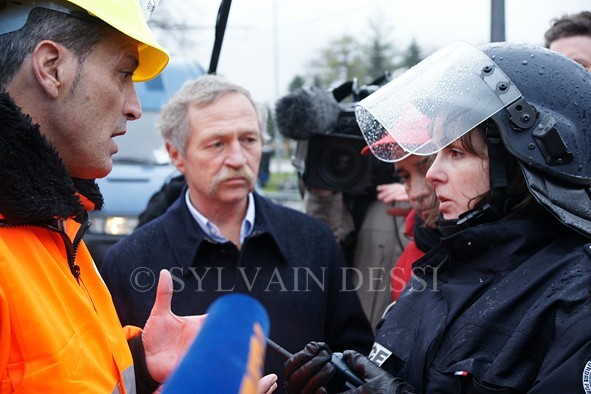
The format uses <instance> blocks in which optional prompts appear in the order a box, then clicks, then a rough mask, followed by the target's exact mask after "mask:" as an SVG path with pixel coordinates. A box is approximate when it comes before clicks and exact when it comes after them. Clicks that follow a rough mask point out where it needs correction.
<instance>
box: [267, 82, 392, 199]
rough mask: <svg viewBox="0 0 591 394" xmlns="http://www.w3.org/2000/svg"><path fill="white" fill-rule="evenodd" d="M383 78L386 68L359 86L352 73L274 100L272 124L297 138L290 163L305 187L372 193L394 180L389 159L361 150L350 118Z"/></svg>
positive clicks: (360, 139) (358, 133)
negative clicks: (331, 85) (334, 83)
mask: <svg viewBox="0 0 591 394" xmlns="http://www.w3.org/2000/svg"><path fill="white" fill-rule="evenodd" d="M388 81H389V75H388V74H387V73H386V74H384V75H383V76H381V77H380V78H378V79H376V80H374V81H373V82H372V83H371V84H369V85H364V86H362V87H361V88H359V87H358V85H357V80H356V79H354V80H353V81H349V82H345V83H344V84H342V85H340V86H339V87H337V88H335V89H333V90H332V91H325V90H321V89H318V88H314V87H311V88H301V89H299V90H297V91H295V92H293V93H291V94H289V95H287V96H285V97H283V98H281V99H279V100H277V103H276V105H275V114H276V120H277V127H278V129H279V132H280V133H281V134H282V135H283V136H285V137H287V138H290V139H294V140H297V141H298V143H297V146H296V151H295V155H294V156H293V157H292V164H293V165H294V167H295V168H296V170H297V172H298V175H299V176H300V178H301V179H302V181H303V182H304V184H305V185H306V186H307V187H310V188H319V189H328V190H333V191H340V192H344V193H347V194H352V195H356V194H374V193H375V186H377V185H380V184H384V183H392V182H395V181H396V180H397V178H396V176H395V172H394V165H393V164H392V163H385V162H382V161H380V160H378V159H377V158H376V157H375V156H373V155H368V156H364V155H362V154H361V150H362V149H363V148H364V147H365V146H367V143H366V141H365V139H364V138H363V135H362V134H361V130H360V129H359V126H358V124H357V121H356V119H355V104H356V103H357V102H358V101H359V100H362V99H363V98H365V97H367V96H368V95H370V94H371V93H373V92H374V91H376V90H377V89H378V88H379V87H380V86H382V85H383V84H385V83H387V82H388ZM349 96H350V97H351V101H350V102H347V103H342V101H343V100H344V99H346V98H347V97H349Z"/></svg>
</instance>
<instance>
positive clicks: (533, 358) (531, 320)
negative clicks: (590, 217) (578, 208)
mask: <svg viewBox="0 0 591 394" xmlns="http://www.w3.org/2000/svg"><path fill="white" fill-rule="evenodd" d="M587 242H589V240H588V239H586V238H584V237H583V236H581V235H579V234H576V233H574V232H572V231H570V230H568V229H566V227H564V226H563V225H561V224H559V223H557V222H556V221H554V220H552V219H550V218H548V217H547V216H546V214H545V213H543V212H541V211H540V210H533V211H527V212H524V213H523V214H521V215H514V216H513V217H507V218H505V219H504V220H501V221H498V222H496V223H493V224H484V225H479V226H476V227H473V228H470V229H467V230H463V231H460V232H458V233H456V234H454V235H451V236H449V237H446V238H443V241H442V242H441V243H439V244H438V245H437V246H436V247H435V248H434V249H432V250H431V251H430V252H429V253H428V254H427V255H426V256H424V257H423V258H422V259H421V260H419V261H418V262H417V263H416V264H415V266H414V274H415V276H414V277H413V278H412V279H411V281H410V282H409V285H408V286H407V288H406V289H405V291H404V292H403V293H402V294H401V295H400V297H399V299H398V302H397V303H396V304H395V305H394V307H393V308H392V309H391V310H390V311H389V313H388V314H387V316H386V318H385V320H384V321H383V322H382V325H381V327H380V328H379V329H378V332H377V334H376V342H377V343H378V344H379V345H381V346H383V348H381V347H380V346H375V347H374V351H373V352H372V355H371V357H370V358H372V359H374V360H377V361H379V362H384V360H386V361H385V362H384V363H383V365H382V367H383V368H384V369H386V370H388V371H389V372H390V373H392V374H393V375H395V376H398V377H400V378H403V379H405V380H407V381H408V382H409V383H410V384H412V385H413V386H415V387H416V388H417V390H418V392H420V393H421V392H425V393H524V392H528V393H533V392H535V393H562V392H564V393H571V394H574V393H590V392H591V386H588V390H590V391H585V390H584V388H583V385H584V383H583V382H584V381H585V379H586V381H587V385H589V378H590V372H591V301H590V298H589V294H590V291H591V249H590V248H591V245H589V244H586V243H587ZM388 352H392V354H391V355H390V356H389V357H388Z"/></svg>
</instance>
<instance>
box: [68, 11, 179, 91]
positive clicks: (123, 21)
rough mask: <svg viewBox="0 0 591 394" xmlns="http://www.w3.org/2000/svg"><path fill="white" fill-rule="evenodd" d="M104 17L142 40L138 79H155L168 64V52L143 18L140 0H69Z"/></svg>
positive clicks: (136, 76)
mask: <svg viewBox="0 0 591 394" xmlns="http://www.w3.org/2000/svg"><path fill="white" fill-rule="evenodd" d="M68 1H69V2H70V3H74V4H76V5H77V6H78V7H80V8H84V9H85V10H86V11H87V12H88V13H90V14H92V15H94V16H96V17H97V18H99V19H102V20H103V21H105V22H106V23H108V24H109V25H111V26H113V27H114V28H115V29H117V30H119V31H120V32H121V33H123V34H125V35H126V36H129V37H131V38H134V39H136V40H138V41H139V43H140V44H139V46H138V51H139V54H140V64H139V66H138V68H137V70H135V72H134V73H133V80H134V81H135V82H142V81H147V80H149V79H152V78H154V77H155V76H157V75H158V74H160V72H161V71H162V70H163V69H164V67H166V65H167V64H168V59H169V58H168V53H167V52H166V50H165V49H164V48H163V47H162V46H160V44H158V42H157V41H156V39H155V38H154V35H153V34H152V30H150V28H149V27H148V23H147V22H146V19H145V18H144V13H143V11H142V8H141V6H140V2H139V0H100V1H97V0H68Z"/></svg>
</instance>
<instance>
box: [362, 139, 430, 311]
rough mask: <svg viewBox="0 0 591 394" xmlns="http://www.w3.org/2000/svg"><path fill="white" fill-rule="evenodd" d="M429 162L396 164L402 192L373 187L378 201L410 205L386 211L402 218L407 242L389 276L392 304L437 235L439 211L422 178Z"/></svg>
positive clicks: (395, 187)
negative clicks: (408, 208) (415, 264)
mask: <svg viewBox="0 0 591 394" xmlns="http://www.w3.org/2000/svg"><path fill="white" fill-rule="evenodd" d="M391 139H392V138H391V137H390V135H388V136H387V137H386V141H383V143H388V142H391V141H390V140H391ZM361 153H362V154H363V155H369V154H371V148H370V147H369V146H366V147H365V148H364V149H363V150H362V151H361ZM432 159H433V157H432V156H417V155H409V156H407V157H405V158H404V159H402V160H400V161H398V162H397V163H396V165H395V171H396V175H398V177H399V178H400V179H401V180H402V185H403V190H401V187H400V186H401V185H400V184H388V185H379V186H378V187H377V189H378V195H377V198H378V199H379V200H380V201H383V202H384V203H386V204H392V203H395V202H404V201H408V203H409V204H410V212H408V211H407V209H405V208H402V207H400V206H396V205H395V206H393V207H392V208H389V210H388V213H389V214H390V215H392V216H400V215H405V216H406V219H405V224H406V228H405V231H404V235H405V236H406V237H408V239H410V242H409V243H408V244H407V245H406V247H405V248H404V250H403V251H402V254H401V255H400V256H399V257H398V260H397V261H396V263H395V264H394V267H393V268H392V271H391V273H390V286H391V290H392V300H393V301H396V300H397V299H398V295H399V294H400V293H401V292H402V290H403V289H404V287H405V286H406V283H407V282H408V281H409V280H410V278H411V276H412V264H413V263H414V262H415V261H417V260H418V259H419V258H421V257H422V256H423V255H424V254H425V253H427V252H428V251H429V250H430V249H431V247H433V246H434V245H435V244H436V243H437V242H438V241H439V238H440V236H441V234H440V232H439V230H438V229H437V224H436V222H437V219H438V217H439V211H438V209H437V207H438V204H437V199H436V197H435V190H434V189H433V185H431V184H430V183H429V182H428V181H427V180H426V179H425V174H426V173H427V170H428V169H429V165H430V163H431V161H432Z"/></svg>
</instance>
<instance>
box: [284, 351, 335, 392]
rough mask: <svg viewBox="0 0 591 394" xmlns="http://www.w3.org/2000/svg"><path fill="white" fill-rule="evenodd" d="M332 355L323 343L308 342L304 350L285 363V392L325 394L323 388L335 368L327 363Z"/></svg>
mask: <svg viewBox="0 0 591 394" xmlns="http://www.w3.org/2000/svg"><path fill="white" fill-rule="evenodd" d="M331 357H332V353H331V352H330V349H329V348H328V346H327V345H326V344H325V343H324V342H310V343H309V344H307V345H306V347H305V348H304V350H302V351H300V352H298V353H296V354H294V355H293V356H291V357H290V358H289V360H287V361H286V362H285V367H284V370H285V377H286V379H285V391H286V392H287V393H289V394H299V393H326V389H325V388H324V386H326V385H327V384H328V382H329V381H330V380H331V379H332V377H333V375H334V373H335V368H334V366H333V365H332V364H331V363H330V362H329V361H330V360H331Z"/></svg>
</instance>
